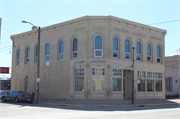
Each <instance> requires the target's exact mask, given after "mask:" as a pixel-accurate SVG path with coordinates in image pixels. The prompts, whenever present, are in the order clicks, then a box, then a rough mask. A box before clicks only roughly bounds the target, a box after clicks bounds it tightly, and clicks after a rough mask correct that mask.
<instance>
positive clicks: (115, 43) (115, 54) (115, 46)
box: [113, 37, 118, 58]
mask: <svg viewBox="0 0 180 119" xmlns="http://www.w3.org/2000/svg"><path fill="white" fill-rule="evenodd" d="M113 58H118V38H117V37H114V38H113Z"/></svg>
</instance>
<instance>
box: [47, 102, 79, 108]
mask: <svg viewBox="0 0 180 119" xmlns="http://www.w3.org/2000/svg"><path fill="white" fill-rule="evenodd" d="M44 105H50V106H66V107H79V105H66V104H52V103H44Z"/></svg>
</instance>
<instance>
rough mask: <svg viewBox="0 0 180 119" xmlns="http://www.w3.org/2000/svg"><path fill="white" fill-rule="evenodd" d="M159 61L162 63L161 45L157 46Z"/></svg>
mask: <svg viewBox="0 0 180 119" xmlns="http://www.w3.org/2000/svg"><path fill="white" fill-rule="evenodd" d="M157 63H159V64H160V63H161V48H160V46H159V45H158V46H157Z"/></svg>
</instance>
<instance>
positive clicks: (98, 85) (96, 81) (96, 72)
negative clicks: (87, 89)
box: [92, 68, 105, 91]
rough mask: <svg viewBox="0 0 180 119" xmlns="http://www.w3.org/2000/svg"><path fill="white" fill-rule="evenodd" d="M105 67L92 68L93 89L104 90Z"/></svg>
mask: <svg viewBox="0 0 180 119" xmlns="http://www.w3.org/2000/svg"><path fill="white" fill-rule="evenodd" d="M104 79H105V68H92V91H104Z"/></svg>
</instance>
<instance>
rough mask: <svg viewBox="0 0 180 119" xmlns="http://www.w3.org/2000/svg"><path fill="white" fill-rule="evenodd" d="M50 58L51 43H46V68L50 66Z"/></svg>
mask: <svg viewBox="0 0 180 119" xmlns="http://www.w3.org/2000/svg"><path fill="white" fill-rule="evenodd" d="M49 58H50V43H46V48H45V66H49Z"/></svg>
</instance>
